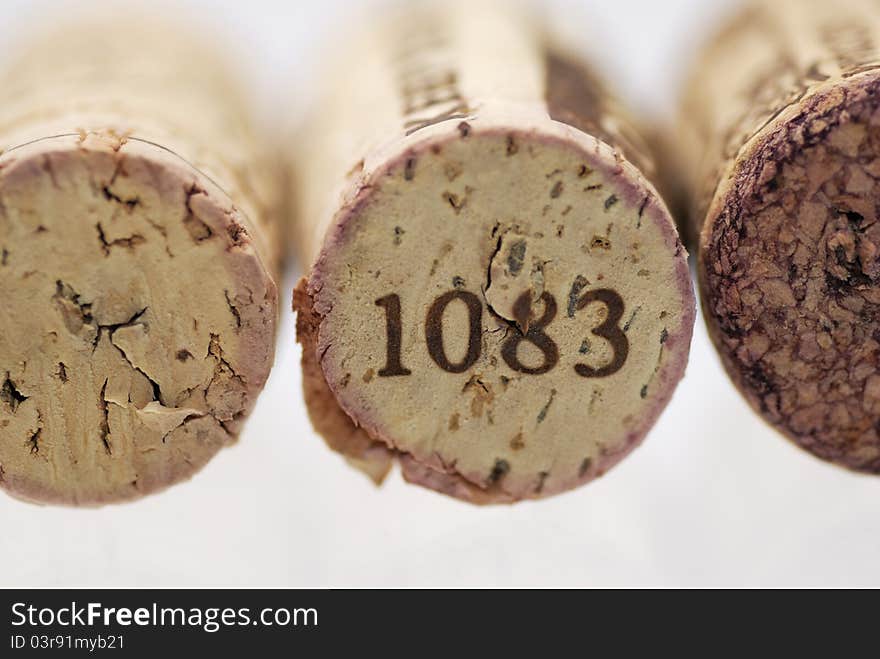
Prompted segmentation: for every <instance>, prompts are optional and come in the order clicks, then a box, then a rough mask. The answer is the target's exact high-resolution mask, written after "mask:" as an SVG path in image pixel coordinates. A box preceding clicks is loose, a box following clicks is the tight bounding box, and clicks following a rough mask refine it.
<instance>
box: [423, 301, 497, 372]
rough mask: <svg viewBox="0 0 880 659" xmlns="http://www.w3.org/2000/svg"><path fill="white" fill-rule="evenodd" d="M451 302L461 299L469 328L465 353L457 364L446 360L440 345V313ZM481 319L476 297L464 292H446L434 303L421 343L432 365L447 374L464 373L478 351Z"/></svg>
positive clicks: (476, 356)
mask: <svg viewBox="0 0 880 659" xmlns="http://www.w3.org/2000/svg"><path fill="white" fill-rule="evenodd" d="M455 300H461V301H462V302H464V303H465V305H466V306H467V310H468V327H469V333H468V346H467V354H466V355H465V356H464V358H463V359H462V360H461V361H460V362H457V363H453V362H450V361H449V358H448V357H447V356H446V348H445V346H444V345H443V314H444V312H445V311H446V307H448V306H449V305H450V304H451V303H452V302H453V301H455ZM482 319H483V304H482V302H480V298H478V297H477V296H476V295H474V294H473V293H470V292H468V291H449V292H448V293H445V294H443V295H441V296H440V297H438V298H437V299H436V300H434V304H432V305H431V308H430V309H428V316H427V318H426V319H425V340H426V341H427V343H428V353H429V354H430V355H431V359H433V360H434V363H435V364H437V366H439V367H440V368H442V369H443V370H444V371H446V372H447V373H464V372H465V371H467V370H468V369H469V368H470V367H471V366H473V365H474V364H476V363H477V360H478V359H479V358H480V352H481V350H482V345H481V343H480V336H481V333H482Z"/></svg>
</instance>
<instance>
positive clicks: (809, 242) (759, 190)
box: [699, 74, 880, 474]
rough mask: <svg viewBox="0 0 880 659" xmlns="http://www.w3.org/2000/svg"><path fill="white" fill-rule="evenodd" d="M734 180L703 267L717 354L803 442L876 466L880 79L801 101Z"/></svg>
mask: <svg viewBox="0 0 880 659" xmlns="http://www.w3.org/2000/svg"><path fill="white" fill-rule="evenodd" d="M735 181H736V185H735V187H734V188H733V189H732V190H731V191H730V192H729V193H728V194H727V196H726V197H725V198H724V199H722V200H720V203H718V204H717V208H718V212H717V213H716V215H715V216H714V217H710V218H709V221H708V222H707V223H706V227H705V229H704V233H703V236H702V240H703V245H702V248H701V256H702V258H701V263H700V267H699V269H700V279H701V282H702V284H701V286H702V289H703V296H704V304H705V307H706V314H707V321H708V325H709V329H710V333H711V334H712V337H713V339H714V341H715V343H716V345H717V347H718V348H719V351H720V353H721V355H722V358H723V361H724V364H725V366H726V368H727V370H728V372H729V374H730V376H731V377H732V379H733V381H734V382H735V384H736V385H737V386H738V387H739V388H740V389H741V390H742V392H743V393H744V395H745V396H746V398H747V399H748V400H749V402H750V403H751V405H752V406H753V407H754V408H755V409H756V410H757V411H758V412H759V413H760V414H761V415H762V416H763V417H764V419H766V420H767V421H768V422H769V423H770V424H772V425H773V426H774V427H776V428H777V429H779V430H780V431H782V432H783V433H784V434H785V435H786V436H788V437H789V438H790V439H792V440H793V441H794V442H796V443H797V444H798V445H799V446H801V447H802V448H804V449H806V450H808V451H810V452H811V453H813V454H814V455H815V456H817V457H819V458H822V459H824V460H828V461H831V462H834V463H836V464H839V465H842V466H845V467H848V468H851V469H854V470H858V471H864V472H870V473H875V474H877V473H880V434H878V428H880V373H878V366H880V224H878V222H877V220H878V205H877V200H878V199H880V77H878V76H877V75H876V74H870V75H867V76H866V75H862V76H857V77H854V78H853V79H851V80H849V81H848V82H846V83H845V84H843V85H834V86H832V87H830V88H827V89H825V90H823V91H821V92H819V93H817V94H815V95H814V96H813V97H811V98H810V99H808V100H807V101H805V102H804V103H803V104H802V107H801V108H800V109H799V110H798V112H797V113H796V114H794V115H793V116H791V117H790V118H788V119H786V120H785V121H783V122H781V123H780V124H779V125H778V126H776V127H775V128H774V129H773V130H772V131H771V132H769V134H767V135H765V136H764V137H763V138H762V140H761V142H760V144H759V145H758V146H756V147H755V148H754V150H753V152H752V153H751V154H750V155H749V156H748V158H746V159H745V160H744V163H743V164H742V165H741V167H740V171H739V172H738V173H737V174H736V179H735Z"/></svg>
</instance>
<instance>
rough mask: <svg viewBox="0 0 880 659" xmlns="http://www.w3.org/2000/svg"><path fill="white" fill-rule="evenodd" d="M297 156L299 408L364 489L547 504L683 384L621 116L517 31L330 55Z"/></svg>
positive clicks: (484, 17)
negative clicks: (412, 489)
mask: <svg viewBox="0 0 880 659" xmlns="http://www.w3.org/2000/svg"><path fill="white" fill-rule="evenodd" d="M351 43H352V50H351V51H349V52H346V53H343V54H342V55H341V58H340V59H341V62H342V64H340V65H339V66H338V67H337V68H336V69H333V67H332V66H331V67H330V69H329V71H328V73H327V76H326V81H327V83H328V87H329V90H328V91H327V92H326V93H325V94H324V95H323V97H322V101H321V103H320V105H319V111H318V113H317V114H318V116H317V118H316V119H315V120H314V121H313V122H311V123H310V124H309V125H308V127H307V129H306V130H305V131H304V135H305V137H304V141H303V142H300V143H299V147H301V148H300V149H298V152H299V153H300V155H302V160H301V161H300V166H299V169H298V180H299V185H298V188H297V192H298V194H297V199H298V201H299V204H300V213H299V217H300V224H299V228H298V241H299V245H300V247H301V249H302V252H303V259H304V260H305V261H306V262H309V263H311V264H312V265H311V268H310V270H309V272H308V276H307V278H306V279H304V280H303V281H302V282H301V283H300V285H299V287H298V288H297V291H296V293H295V297H294V306H295V308H296V309H297V310H298V311H299V318H298V329H299V340H300V342H301V343H302V344H303V358H302V359H303V374H304V389H305V395H306V400H307V403H308V406H309V410H310V414H311V417H312V420H313V422H314V424H315V426H316V428H317V429H318V431H319V432H320V433H321V434H323V435H324V437H325V438H326V439H327V441H328V443H329V444H330V446H332V447H333V448H335V449H336V450H338V451H340V452H342V453H343V454H345V455H346V457H347V458H348V459H349V461H350V462H352V463H353V464H354V465H355V466H357V467H359V468H361V469H362V470H364V471H365V472H367V473H368V474H369V475H370V476H371V477H372V478H373V479H374V480H376V481H377V482H379V481H381V480H382V478H383V477H384V476H385V474H386V473H387V472H388V469H389V468H390V466H391V464H392V463H393V462H394V460H395V459H397V460H399V462H400V463H401V465H402V467H403V473H404V476H405V478H406V479H407V480H409V481H411V482H414V483H417V484H419V485H423V486H425V487H428V488H431V489H434V490H437V491H440V492H444V493H446V494H449V495H452V496H456V497H459V498H461V499H464V500H468V501H472V502H476V503H494V502H512V501H517V500H522V499H534V498H540V497H545V496H549V495H552V494H556V493H559V492H562V491H565V490H568V489H570V488H573V487H576V486H578V485H581V484H583V483H586V482H588V481H590V480H591V479H594V478H596V477H598V476H600V475H602V474H603V473H605V472H606V471H607V470H608V469H609V468H611V467H612V466H613V465H614V464H615V463H617V462H618V461H619V460H620V459H622V458H623V457H624V456H625V455H626V454H627V453H629V451H630V450H631V449H633V447H635V446H636V445H637V444H638V443H639V442H640V441H641V440H642V438H643V437H644V435H645V433H646V432H647V431H648V429H649V428H650V427H651V426H652V424H653V423H654V421H655V420H656V419H657V417H658V415H659V414H660V412H661V410H662V409H663V408H664V406H665V405H666V403H667V401H668V400H669V399H670V396H671V395H672V392H673V389H674V388H675V385H676V384H677V382H678V381H679V379H680V378H681V377H682V374H683V372H684V368H685V362H686V359H687V354H688V350H689V344H690V337H691V331H692V326H693V322H694V304H695V303H694V297H693V292H692V288H691V283H690V279H689V273H688V267H687V262H686V254H685V251H684V249H683V248H682V245H681V244H680V242H679V239H678V236H677V233H676V230H675V228H674V226H673V223H672V220H671V219H670V217H669V214H668V212H667V210H666V207H665V206H664V204H663V202H662V201H661V200H660V199H659V198H658V195H657V193H656V191H655V189H654V187H653V186H652V184H651V183H650V182H649V178H647V177H648V176H650V175H651V174H652V172H653V165H652V164H651V159H650V155H649V154H648V153H647V152H646V150H645V148H644V147H643V145H642V143H641V142H640V141H639V139H638V138H637V136H635V134H634V133H633V131H632V129H631V128H630V124H629V123H628V122H627V120H626V118H625V115H624V113H623V112H622V111H621V110H620V108H619V107H618V105H617V104H616V103H615V102H614V101H613V100H612V99H611V97H610V96H609V95H608V94H607V92H606V91H605V90H604V89H603V88H602V86H601V85H600V84H599V83H598V82H597V80H596V79H595V77H594V76H593V75H592V74H591V73H590V72H589V70H588V69H587V67H586V66H584V65H583V64H582V63H581V62H580V61H579V60H578V59H577V58H576V57H575V56H574V55H572V51H571V50H570V49H569V48H567V47H566V46H565V45H564V44H563V43H562V42H561V41H555V40H551V38H550V37H548V36H547V32H546V31H545V30H544V29H543V28H541V27H540V26H539V22H537V21H535V20H534V17H531V16H529V15H527V14H519V13H517V12H514V11H511V10H510V9H509V8H507V9H504V8H503V7H502V8H499V7H497V6H494V5H492V4H488V3H469V4H467V6H465V5H463V4H456V3H453V4H452V5H448V4H446V3H444V4H443V5H442V6H441V5H430V6H428V7H426V8H423V9H420V10H418V11H412V12H409V13H405V14H403V15H402V16H399V17H397V18H396V19H394V18H392V19H391V20H389V21H388V22H387V23H385V24H383V25H379V26H376V27H375V29H374V30H372V31H369V32H367V33H365V34H362V35H361V36H360V37H358V38H355V39H353V40H352V42H351Z"/></svg>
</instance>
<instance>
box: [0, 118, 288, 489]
mask: <svg viewBox="0 0 880 659" xmlns="http://www.w3.org/2000/svg"><path fill="white" fill-rule="evenodd" d="M0 255H2V258H0V288H2V290H3V291H4V301H3V309H2V311H0V488H2V489H5V490H7V491H8V492H9V493H10V494H12V495H14V496H17V497H20V498H23V499H26V500H30V501H34V502H41V503H56V504H66V505H100V504H104V503H112V502H118V501H125V500H130V499H134V498H137V497H140V496H142V495H145V494H148V493H151V492H155V491H157V490H161V489H163V488H165V487H167V486H169V485H172V484H174V483H177V482H179V481H181V480H184V479H187V478H189V477H190V476H191V475H192V474H194V473H195V472H196V471H198V470H199V469H200V468H201V467H202V466H203V465H204V464H206V463H207V462H208V461H209V460H210V459H211V457H212V456H213V455H214V454H215V453H216V452H217V451H218V450H219V449H220V448H222V447H223V446H226V445H228V444H229V443H231V442H233V441H234V440H235V438H236V436H237V434H238V431H239V429H240V426H241V423H242V421H243V420H244V418H245V417H246V416H247V414H248V413H249V412H250V410H251V409H252V406H253V404H254V401H255V397H256V395H257V393H258V392H259V391H260V389H261V388H262V386H263V384H264V382H265V380H266V377H267V376H268V372H269V368H270V365H271V359H272V351H273V340H274V326H275V317H276V313H277V304H276V290H275V284H274V282H273V281H272V279H271V277H270V276H269V274H268V273H267V272H266V270H265V269H264V267H263V265H262V264H261V262H260V260H259V258H258V257H257V256H256V255H255V254H254V252H253V250H252V248H251V246H250V245H249V239H248V236H247V231H246V229H245V227H244V226H243V224H242V223H241V218H240V216H239V215H238V212H237V211H236V210H235V209H234V208H233V207H232V206H231V204H230V202H229V201H228V199H227V198H225V196H224V195H223V194H222V193H221V192H220V191H219V190H217V189H216V188H215V187H214V186H213V184H211V183H210V182H209V181H207V180H206V179H205V178H204V177H203V176H201V175H200V174H199V173H198V172H197V171H196V170H194V169H193V168H192V167H190V166H189V165H187V164H186V163H185V162H184V161H182V160H181V159H179V158H178V157H176V156H173V155H171V154H169V153H168V152H166V151H164V150H162V149H160V148H158V147H155V146H152V145H148V144H146V143H142V142H138V141H136V140H128V141H126V140H120V139H118V138H114V137H112V136H100V135H92V134H89V135H82V136H68V137H58V138H50V139H45V140H41V141H38V142H35V143H32V144H30V145H27V146H24V147H20V148H17V149H12V150H9V151H7V152H5V153H4V154H3V155H2V158H0Z"/></svg>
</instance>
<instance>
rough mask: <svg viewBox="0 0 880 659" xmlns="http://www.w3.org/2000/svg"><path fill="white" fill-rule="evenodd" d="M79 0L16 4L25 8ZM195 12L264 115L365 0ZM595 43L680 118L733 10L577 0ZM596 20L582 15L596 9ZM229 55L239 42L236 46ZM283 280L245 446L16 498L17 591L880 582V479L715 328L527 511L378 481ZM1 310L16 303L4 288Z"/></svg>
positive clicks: (12, 580)
mask: <svg viewBox="0 0 880 659" xmlns="http://www.w3.org/2000/svg"><path fill="white" fill-rule="evenodd" d="M75 4H77V3H74V2H62V1H54V2H47V1H42V2H40V1H36V2H35V1H34V0H2V2H0V26H2V27H0V43H2V41H3V40H4V38H5V37H7V36H8V35H10V34H12V33H14V32H15V31H16V30H17V25H18V23H16V20H22V18H21V16H20V15H19V17H18V18H15V16H16V15H17V14H20V13H21V12H23V11H25V10H26V13H27V14H28V15H32V16H39V15H40V13H41V12H46V11H58V10H64V9H65V8H67V7H71V6H73V5H75ZM181 4H186V5H191V6H195V7H196V8H200V9H201V10H203V14H204V16H205V25H204V26H202V27H205V26H207V27H205V29H213V28H214V27H218V26H219V27H221V28H223V29H227V30H229V31H231V32H232V33H233V34H236V35H238V36H239V37H240V42H238V43H235V44H234V47H236V48H240V49H241V51H242V52H243V53H245V54H244V55H243V64H245V65H247V66H249V67H250V68H251V70H253V71H254V72H255V79H254V83H255V89H256V91H257V93H258V94H259V98H260V99H261V100H260V102H261V104H262V105H263V107H264V108H265V109H266V111H267V115H266V116H267V117H272V116H281V115H283V114H285V113H284V112H282V111H281V110H283V108H284V107H285V106H284V105H283V103H282V101H283V99H285V98H290V97H291V96H293V95H298V96H299V98H300V102H307V101H308V98H307V92H308V87H307V85H306V84H305V83H304V81H305V80H307V78H308V75H309V71H310V69H311V67H313V66H314V65H315V63H316V61H317V59H318V58H317V56H316V54H315V51H314V50H313V48H314V45H315V44H316V43H317V42H318V40H319V39H321V38H322V37H327V38H330V39H332V38H333V32H334V29H333V28H334V26H335V25H338V21H339V20H343V19H344V17H345V16H346V15H348V14H349V13H350V10H351V8H352V6H353V5H355V4H357V5H360V4H362V3H360V2H357V3H353V2H344V1H342V0H332V1H331V0H322V1H321V2H310V3H304V2H303V3H300V2H282V1H280V0H276V1H274V2H273V1H271V0H249V1H248V2H244V3H242V2H238V1H237V0H228V1H225V2H217V1H215V2H210V1H209V0H191V1H188V2H185V1H183V0H181ZM551 4H554V5H556V6H557V7H559V6H562V7H563V8H565V7H574V6H577V7H578V11H579V12H580V14H581V16H583V17H585V19H583V20H585V34H588V35H590V40H591V43H590V48H591V49H592V50H593V51H594V52H597V53H599V57H600V58H601V59H602V63H603V64H604V68H605V72H606V75H608V76H609V77H611V78H612V80H613V81H614V82H615V83H616V85H617V88H618V89H619V90H621V91H622V92H623V94H624V95H625V96H626V97H627V98H628V99H629V100H630V101H631V102H632V103H633V104H634V105H636V106H637V108H640V109H642V110H643V111H645V112H646V113H663V112H668V111H669V109H670V108H671V107H673V105H674V94H675V85H676V83H677V81H678V79H679V78H680V76H681V72H682V66H683V62H684V60H685V58H686V56H687V54H688V52H689V49H690V48H691V47H692V45H693V43H694V40H695V39H697V38H699V35H700V34H702V32H703V30H704V28H705V25H706V24H707V22H710V21H711V18H712V17H713V16H714V15H716V14H718V13H719V12H720V11H721V10H722V9H723V8H724V7H725V6H727V5H729V4H731V3H730V2H706V1H704V0H691V1H688V0H668V1H667V2H664V3H657V2H652V1H650V0H644V1H641V2H640V1H638V0H616V1H615V2H613V3H609V2H602V1H600V0H591V1H587V0H581V1H580V2H576V1H570V2H565V3H559V2H556V3H551ZM579 20H582V19H579ZM231 47H232V46H231ZM293 281H294V273H292V272H291V273H289V274H288V277H287V281H286V282H285V285H284V287H283V293H282V309H283V313H282V318H283V324H282V326H281V334H280V342H279V346H278V358H277V363H276V365H275V370H274V372H273V375H272V378H271V380H270V382H269V385H268V387H267V389H266V391H265V393H264V395H263V397H262V398H261V399H260V402H259V405H258V406H257V409H256V412H255V413H254V415H253V417H252V419H251V421H250V423H249V425H248V426H247V429H246V431H245V433H244V435H243V437H242V438H241V441H240V442H239V444H238V445H237V446H235V447H233V448H231V449H227V450H225V451H223V452H222V453H221V454H220V455H219V456H218V457H217V458H216V459H215V460H214V461H213V462H212V463H211V464H209V465H208V467H207V468H206V469H205V470H204V471H203V472H202V473H201V474H199V475H198V476H197V477H196V478H195V479H194V480H193V481H192V482H190V483H186V484H183V485H180V486H177V487H175V488H173V489H171V490H169V491H167V492H165V493H164V494H161V495H158V496H154V497H151V498H148V499H146V500H143V501H141V502H139V503H135V504H131V505H126V506H120V507H113V508H106V509H103V510H97V511H95V510H84V511H81V510H66V509H53V508H39V507H35V506H30V505H26V504H22V503H18V502H16V501H13V500H11V499H8V498H6V497H2V496H0V521H2V526H0V565H2V568H0V569H2V572H0V585H5V586H13V585H15V586H26V587H30V586H61V585H71V586H187V585H202V586H220V585H230V586H248V585H253V586H418V585H422V586H491V585H497V586H627V585H628V586H703V585H730V586H757V585H791V586H797V585H816V586H843V585H851V586H858V585H873V586H880V561H878V557H880V478H876V479H874V478H870V477H864V476H856V475H853V474H849V473H847V472H844V471H842V470H840V469H837V468H835V467H831V466H828V465H825V464H823V463H821V462H819V461H817V460H815V459H813V458H812V457H810V456H809V455H807V454H805V453H803V452H801V451H800V450H798V449H796V448H794V447H793V446H791V445H789V444H788V443H787V442H786V441H785V440H783V439H781V438H780V437H779V436H777V435H775V434H774V433H773V432H772V431H770V430H769V429H767V428H765V427H764V425H763V424H762V422H761V421H760V420H759V419H758V418H757V417H755V416H754V415H753V414H752V413H751V411H750V410H749V409H748V408H747V406H746V404H745V403H744V402H743V401H742V400H741V399H740V397H739V395H738V394H737V393H736V392H735V391H734V390H733V388H732V386H731V385H730V384H729V383H728V381H727V379H726V377H725V376H724V374H723V373H722V371H721V368H720V366H719V363H718V360H717V358H716V356H715V354H714V352H713V350H712V349H711V347H710V345H709V342H708V339H707V337H706V333H705V330H704V329H703V326H702V321H698V326H697V331H696V335H695V339H694V344H693V349H692V355H691V362H690V366H689V369H688V374H687V377H686V379H685V380H684V382H683V383H682V384H681V386H680V387H679V389H678V392H677V394H676V396H675V398H674V400H673V402H672V404H671V405H670V406H669V408H668V409H667V410H666V412H665V414H664V415H663V417H662V419H661V420H660V422H659V424H658V425H657V426H656V428H655V429H654V431H653V432H652V433H651V435H650V436H649V437H648V439H647V441H646V442H645V444H644V445H643V446H642V447H641V448H640V449H638V450H637V451H636V452H635V453H634V454H633V455H632V456H631V457H629V458H628V459H627V460H625V461H624V462H623V463H622V464H621V465H620V466H619V467H617V468H616V469H615V470H613V471H612V472H611V473H609V474H608V475H607V476H606V477H605V478H603V479H602V480H600V481H598V482H596V483H593V484H591V485H589V486H587V487H585V488H583V489H581V490H578V491H576V492H573V493H570V494H567V495H564V496H561V497H558V498H555V499H551V500H548V501H543V502H539V503H527V504H521V505H518V506H515V507H512V508H487V509H479V508H472V507H470V506H468V505H465V504H461V503H458V502H456V501H452V500H449V499H446V498H444V497H442V496H439V495H436V494H433V493H431V492H427V491H424V490H421V489H419V488H415V487H410V486H407V485H405V484H404V483H403V482H402V481H401V480H400V477H399V475H397V474H395V475H394V476H393V477H392V478H391V479H390V481H389V482H388V483H387V484H386V486H385V487H384V488H382V489H380V490H377V489H375V488H374V487H373V486H372V485H371V484H370V483H369V482H368V481H367V480H366V479H365V478H364V477H363V476H361V475H360V474H358V473H355V472H354V471H352V470H350V469H349V468H348V467H347V466H346V465H345V464H344V463H343V461H342V460H341V459H340V458H339V457H338V456H336V455H334V454H333V453H331V452H330V451H329V450H327V449H326V448H325V447H324V446H323V444H322V442H321V441H320V440H319V439H318V438H317V437H316V436H315V434H314V433H313V432H312V430H311V427H310V426H309V423H308V420H307V419H306V416H305V411H304V408H303V405H302V403H301V394H300V376H299V368H298V360H299V348H298V347H297V346H295V344H294V339H293V317H292V314H290V313H289V312H288V311H287V310H288V309H289V299H290V290H291V287H292V284H293ZM0 303H2V300H0Z"/></svg>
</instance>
